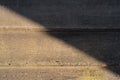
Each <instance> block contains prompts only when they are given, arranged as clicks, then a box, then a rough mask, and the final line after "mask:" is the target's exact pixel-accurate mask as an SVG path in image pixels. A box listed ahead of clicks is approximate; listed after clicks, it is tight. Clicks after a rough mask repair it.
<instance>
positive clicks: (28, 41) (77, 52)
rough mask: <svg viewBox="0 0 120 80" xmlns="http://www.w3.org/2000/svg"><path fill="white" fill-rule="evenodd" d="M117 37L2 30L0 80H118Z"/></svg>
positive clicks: (109, 33)
mask: <svg viewBox="0 0 120 80" xmlns="http://www.w3.org/2000/svg"><path fill="white" fill-rule="evenodd" d="M53 35H54V36H53ZM119 35H120V34H119V32H50V33H49V34H48V32H39V31H31V30H20V29H16V30H13V29H9V30H6V29H1V30H0V55H1V56H0V76H1V77H0V79H1V80H3V79H4V80H7V79H9V80H16V79H18V80H21V79H24V80H39V79H41V80H69V79H70V80H92V79H96V80H109V79H112V80H119V79H120V78H119V70H120V68H119V63H120V62H119V49H118V48H119ZM93 43H94V44H93Z"/></svg>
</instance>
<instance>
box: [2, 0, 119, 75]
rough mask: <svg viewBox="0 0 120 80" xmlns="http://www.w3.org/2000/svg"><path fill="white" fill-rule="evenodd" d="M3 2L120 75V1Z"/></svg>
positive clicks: (4, 0) (48, 0)
mask: <svg viewBox="0 0 120 80" xmlns="http://www.w3.org/2000/svg"><path fill="white" fill-rule="evenodd" d="M0 4H1V5H4V6H6V7H8V8H9V9H12V10H14V11H16V12H17V13H19V14H21V15H23V16H25V17H27V18H29V19H31V20H33V21H36V22H37V23H40V24H42V25H44V26H45V28H47V29H49V30H50V31H51V32H48V33H49V34H50V35H51V36H54V37H56V38H58V39H61V40H63V41H64V42H66V43H67V44H70V45H72V46H74V47H75V48H77V49H80V50H83V51H84V52H86V54H87V55H90V56H92V57H94V58H96V59H97V60H100V61H102V62H104V63H106V64H107V65H108V67H107V69H109V70H111V71H113V72H114V73H117V74H118V75H120V69H119V63H120V59H119V57H120V50H119V47H120V32H119V31H113V30H117V29H120V23H119V22H120V0H99V1H98V0H92V1H90V0H52V1H50V0H10V1H8V0H0ZM106 30H107V31H106ZM52 31H54V32H52ZM58 31H59V32H58ZM62 31H65V32H64V33H63V32H62ZM56 32H57V33H56Z"/></svg>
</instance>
